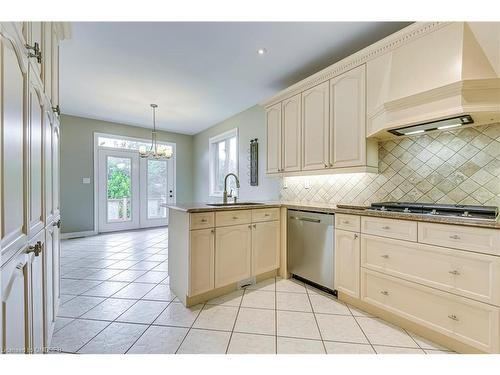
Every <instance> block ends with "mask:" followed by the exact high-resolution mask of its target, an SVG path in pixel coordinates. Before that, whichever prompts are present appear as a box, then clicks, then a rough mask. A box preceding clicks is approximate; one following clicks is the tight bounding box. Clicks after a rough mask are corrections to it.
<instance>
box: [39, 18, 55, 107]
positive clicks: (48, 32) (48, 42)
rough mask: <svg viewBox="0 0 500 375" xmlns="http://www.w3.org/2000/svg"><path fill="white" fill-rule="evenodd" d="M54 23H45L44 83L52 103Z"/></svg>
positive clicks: (43, 30) (43, 27)
mask: <svg viewBox="0 0 500 375" xmlns="http://www.w3.org/2000/svg"><path fill="white" fill-rule="evenodd" d="M52 27H53V23H52V22H43V25H42V32H43V55H42V59H43V71H42V82H43V87H44V92H45V95H47V97H48V98H49V100H50V101H51V102H52Z"/></svg>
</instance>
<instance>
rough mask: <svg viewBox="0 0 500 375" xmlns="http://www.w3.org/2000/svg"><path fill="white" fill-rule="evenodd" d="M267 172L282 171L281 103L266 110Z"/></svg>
mask: <svg viewBox="0 0 500 375" xmlns="http://www.w3.org/2000/svg"><path fill="white" fill-rule="evenodd" d="M266 134H267V167H266V171H267V173H278V172H281V103H278V104H276V105H274V106H272V107H270V108H268V109H267V111H266Z"/></svg>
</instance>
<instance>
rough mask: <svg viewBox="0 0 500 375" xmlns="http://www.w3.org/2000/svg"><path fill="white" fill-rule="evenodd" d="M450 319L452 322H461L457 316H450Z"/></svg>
mask: <svg viewBox="0 0 500 375" xmlns="http://www.w3.org/2000/svg"><path fill="white" fill-rule="evenodd" d="M448 318H450V319H451V320H454V321H455V322H458V321H459V319H458V318H457V316H456V315H455V314H451V315H448Z"/></svg>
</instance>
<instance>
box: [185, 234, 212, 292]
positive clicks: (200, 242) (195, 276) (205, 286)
mask: <svg viewBox="0 0 500 375" xmlns="http://www.w3.org/2000/svg"><path fill="white" fill-rule="evenodd" d="M214 234H215V229H213V228H212V229H197V230H192V231H191V232H190V241H191V245H190V246H191V254H190V256H189V274H190V275H191V277H190V280H189V289H188V294H189V296H195V295H197V294H201V293H205V292H208V291H209V290H211V289H213V288H214V277H215V273H214V257H215V252H214V250H215V244H214V241H215V239H214Z"/></svg>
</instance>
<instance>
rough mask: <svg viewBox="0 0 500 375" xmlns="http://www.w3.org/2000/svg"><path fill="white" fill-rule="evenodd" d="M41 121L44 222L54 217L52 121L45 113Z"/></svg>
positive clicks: (48, 221)
mask: <svg viewBox="0 0 500 375" xmlns="http://www.w3.org/2000/svg"><path fill="white" fill-rule="evenodd" d="M43 119H44V122H43V171H44V213H45V222H46V223H50V222H51V221H52V219H53V217H54V207H53V204H52V203H53V199H52V198H53V194H54V192H53V191H52V184H53V177H52V170H53V169H52V163H53V158H52V132H53V129H52V122H51V121H50V117H49V115H48V114H47V113H46V114H45V116H44V118H43Z"/></svg>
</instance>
